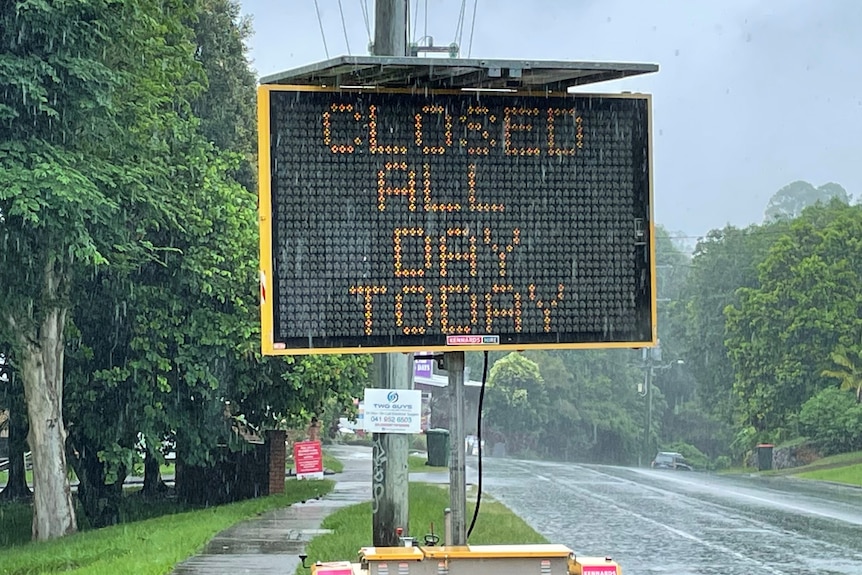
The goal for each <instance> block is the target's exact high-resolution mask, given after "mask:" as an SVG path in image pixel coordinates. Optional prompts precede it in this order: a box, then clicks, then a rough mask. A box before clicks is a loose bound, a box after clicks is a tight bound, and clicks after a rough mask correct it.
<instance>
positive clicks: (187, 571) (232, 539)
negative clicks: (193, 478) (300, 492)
mask: <svg viewBox="0 0 862 575" xmlns="http://www.w3.org/2000/svg"><path fill="white" fill-rule="evenodd" d="M328 449H329V448H328ZM331 452H332V454H333V455H334V456H335V457H337V458H338V459H339V460H341V462H342V463H344V471H343V472H342V473H339V474H337V475H335V476H333V477H332V479H335V481H336V485H335V489H333V491H332V492H331V493H329V494H328V495H327V496H326V497H324V498H322V499H319V500H310V501H306V502H305V503H296V504H294V505H291V506H290V507H285V508H283V509H276V510H274V511H270V512H268V513H266V514H264V515H261V516H260V517H258V518H255V519H252V520H249V521H246V522H243V523H239V524H237V525H234V526H233V527H231V528H229V529H227V530H226V531H223V532H221V533H219V534H218V535H216V536H215V538H213V539H212V540H211V541H210V542H209V544H208V545H207V546H206V548H205V549H204V550H203V551H202V552H201V553H200V554H199V555H196V556H194V557H191V558H190V559H188V560H186V561H184V562H183V563H181V564H179V565H178V566H177V567H176V568H175V569H174V571H173V573H175V574H176V575H215V574H227V573H230V574H234V573H256V574H260V575H269V574H276V573H278V574H279V575H284V574H292V573H294V572H295V571H296V568H297V566H298V565H299V563H300V559H299V554H300V553H302V552H303V551H304V549H305V545H306V544H307V543H308V541H310V540H311V539H312V538H313V537H315V536H316V535H319V534H321V533H325V532H326V531H324V530H321V529H320V525H321V523H322V522H323V519H324V518H325V517H326V516H327V515H329V514H331V513H333V512H334V511H336V510H338V509H341V508H342V507H347V506H349V505H353V504H356V503H362V502H363V501H368V500H369V499H370V498H371V449H370V448H367V447H356V446H353V447H348V446H336V447H332V448H331Z"/></svg>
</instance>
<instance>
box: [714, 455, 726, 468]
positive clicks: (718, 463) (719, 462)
mask: <svg viewBox="0 0 862 575" xmlns="http://www.w3.org/2000/svg"><path fill="white" fill-rule="evenodd" d="M713 467H714V468H715V470H716V471H721V470H722V469H730V457H728V456H727V455H719V456H718V457H716V458H715V464H714V465H713Z"/></svg>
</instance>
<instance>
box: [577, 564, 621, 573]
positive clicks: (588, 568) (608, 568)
mask: <svg viewBox="0 0 862 575" xmlns="http://www.w3.org/2000/svg"><path fill="white" fill-rule="evenodd" d="M581 573H583V575H617V568H616V567H614V566H613V565H584V566H583V567H581Z"/></svg>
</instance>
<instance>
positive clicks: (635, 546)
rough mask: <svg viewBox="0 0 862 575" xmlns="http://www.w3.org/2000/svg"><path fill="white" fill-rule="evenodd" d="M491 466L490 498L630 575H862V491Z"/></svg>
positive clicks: (787, 482) (637, 472) (642, 472)
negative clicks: (606, 557)
mask: <svg viewBox="0 0 862 575" xmlns="http://www.w3.org/2000/svg"><path fill="white" fill-rule="evenodd" d="M484 467H485V470H484V474H483V475H484V486H483V489H484V491H486V492H487V493H490V494H491V495H493V496H494V497H495V498H497V499H498V500H500V501H502V502H503V503H505V504H506V505H508V506H509V507H510V508H511V509H512V510H513V511H515V512H516V513H517V514H518V515H520V516H521V517H523V518H524V519H525V520H527V522H528V523H530V525H532V526H533V527H534V528H535V529H536V530H538V531H539V532H541V533H542V534H543V535H545V536H546V537H548V539H549V540H550V541H551V542H553V543H561V544H564V545H567V546H569V547H570V548H571V549H573V550H575V552H576V553H578V554H580V555H594V556H595V555H598V556H604V555H610V556H612V557H613V558H614V559H615V560H616V561H618V562H619V563H620V564H621V565H622V568H623V573H625V575H658V574H668V575H755V574H756V575H862V489H855V488H850V487H842V486H835V485H829V484H822V483H813V482H805V481H803V480H798V479H792V478H783V477H773V478H760V477H726V476H716V475H711V474H706V473H697V472H694V473H688V472H674V471H652V470H648V469H631V468H620V467H609V466H599V465H574V464H555V463H541V462H524V461H514V460H505V459H486V460H485V462H484ZM480 517H481V516H480ZM480 520H481V519H480Z"/></svg>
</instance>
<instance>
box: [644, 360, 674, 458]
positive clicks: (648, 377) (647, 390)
mask: <svg viewBox="0 0 862 575" xmlns="http://www.w3.org/2000/svg"><path fill="white" fill-rule="evenodd" d="M642 359H643V363H642V368H643V370H644V389H643V394H642V395H644V396H646V401H647V416H646V425H645V426H644V438H643V454H642V455H640V456H638V467H645V466H646V464H645V461H650V457H652V449H651V448H652V411H653V408H652V403H653V400H652V395H653V391H652V388H653V380H654V379H655V372H656V370H659V369H669V368H671V367H673V366H675V365H683V364H685V361H683V360H681V359H678V360H676V361H672V362H670V363H667V364H665V365H655V361H661V344H659V345H658V346H656V347H655V348H644V350H643V358H642ZM643 457H646V460H644V459H642V458H643Z"/></svg>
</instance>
